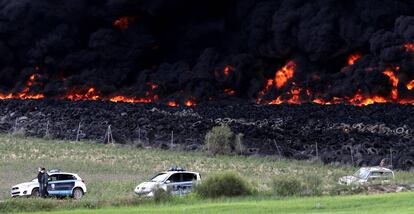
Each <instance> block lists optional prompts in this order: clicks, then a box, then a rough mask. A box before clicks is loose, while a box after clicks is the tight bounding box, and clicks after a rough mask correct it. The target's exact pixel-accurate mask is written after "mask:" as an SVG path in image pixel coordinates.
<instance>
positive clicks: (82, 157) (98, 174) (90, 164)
mask: <svg viewBox="0 0 414 214" xmlns="http://www.w3.org/2000/svg"><path fill="white" fill-rule="evenodd" d="M38 166H45V167H47V168H49V169H51V168H60V169H63V170H65V171H69V172H75V173H78V174H79V175H80V176H81V177H82V178H83V179H84V180H86V183H87V186H88V194H87V195H86V196H85V197H84V198H83V199H82V200H81V202H74V201H72V200H59V201H57V202H55V201H56V200H53V201H52V202H50V201H49V200H46V201H44V200H42V201H43V202H42V203H43V204H44V206H46V207H47V206H49V205H50V204H49V205H48V203H53V204H56V203H59V204H62V206H58V208H59V207H62V208H64V209H65V208H67V207H70V208H82V207H91V208H95V207H102V205H103V206H114V205H117V206H125V205H140V206H144V207H145V204H150V205H148V206H152V205H151V203H147V202H142V201H141V200H140V199H137V197H136V196H135V195H134V193H133V189H134V187H135V186H136V185H137V184H139V183H140V182H142V181H145V180H147V179H148V178H149V177H151V176H152V175H154V174H155V173H157V172H159V171H163V170H166V169H168V168H170V167H172V166H181V167H185V168H186V169H189V170H193V171H198V172H200V173H201V175H202V177H204V178H205V177H206V176H208V175H209V174H211V173H214V172H217V171H233V172H237V173H239V174H240V175H241V176H243V177H245V178H246V179H247V180H248V181H250V182H251V183H253V185H254V186H255V187H256V189H258V190H259V192H260V195H259V196H256V198H254V199H252V200H253V201H250V200H247V201H243V200H242V201H236V202H235V205H231V204H227V203H226V206H228V207H229V210H231V209H232V208H231V207H232V206H236V205H237V204H238V203H241V204H240V206H242V207H243V206H246V207H255V206H256V205H255V203H256V202H255V200H256V199H257V197H258V198H262V199H261V200H262V201H260V202H257V203H260V204H262V205H263V207H269V209H273V208H274V206H276V205H277V204H280V205H283V204H285V201H275V202H274V201H269V200H268V199H270V198H272V197H271V196H269V192H270V183H271V180H272V178H273V177H274V176H278V175H280V174H289V175H293V176H303V175H306V174H310V173H312V174H315V175H318V177H321V179H322V180H323V189H324V190H326V191H328V189H330V188H331V187H332V186H334V185H335V183H336V181H337V179H338V178H339V177H340V176H343V175H346V174H350V173H352V172H353V171H354V170H355V168H352V167H338V166H332V165H322V164H320V163H318V162H305V161H292V160H281V159H279V158H277V157H240V156H216V157H211V156H207V155H205V154H204V153H184V152H176V151H162V150H155V149H143V148H135V147H134V146H119V145H103V144H95V143H92V142H68V141H59V140H45V139H33V138H21V137H15V136H10V135H0V201H2V200H3V201H5V202H2V203H1V202H0V208H1V207H2V206H3V207H4V206H7V205H8V204H13V203H14V204H18V206H19V204H20V205H22V206H25V205H26V204H30V203H32V202H33V200H31V199H20V200H10V199H9V190H10V187H11V186H12V185H14V184H17V183H21V182H25V181H28V180H30V179H32V178H34V177H35V176H36V174H37V172H36V170H37V167H38ZM396 176H397V181H398V182H399V183H410V182H412V181H414V173H409V172H397V174H396ZM404 196H405V195H404ZM410 196H414V195H410ZM387 197H388V196H387ZM389 197H391V196H389ZM380 198H381V197H380ZM354 199H355V198H353V197H350V198H347V200H349V201H352V200H354ZM257 200H259V199H257ZM300 200H304V201H303V203H305V202H306V203H308V205H309V206H310V204H311V201H312V199H300ZM321 200H324V201H326V202H327V204H329V203H331V202H332V203H333V201H334V200H335V198H333V199H329V198H326V199H324V198H322V199H321ZM367 200H368V199H367ZM396 200H397V199H396ZM35 201H37V200H35ZM114 201H115V202H114ZM329 201H331V202H329ZM356 201H358V200H356ZM288 202H289V203H291V205H292V206H294V205H295V204H296V202H294V200H289V201H286V203H288ZM33 203H37V202H33ZM182 203H184V204H185V200H179V202H178V203H176V204H178V205H177V206H174V208H173V209H176V212H179V210H180V209H184V208H186V207H187V205H180V204H182ZM194 203H195V204H196V205H194V206H193V205H189V206H188V208H189V209H201V208H203V207H206V208H208V210H212V211H211V212H214V209H219V208H220V207H222V206H221V205H220V204H217V203H216V202H206V204H204V203H201V202H200V201H199V200H195V201H194ZM301 203H302V202H301ZM350 203H351V202H350ZM97 204H99V206H98V205H97ZM243 204H244V205H243ZM274 204H276V205H274ZM34 206H37V205H34ZM160 206H161V207H159V208H160V211H162V210H165V211H166V210H167V208H166V207H164V208H163V207H162V205H160ZM226 206H225V207H226ZM28 207H29V208H27V209H22V210H32V209H31V208H30V206H28ZM260 207H261V206H260ZM6 208H7V207H6ZM145 208H146V207H145ZM50 209H52V210H53V209H56V208H55V207H53V208H50ZM146 209H147V208H146ZM148 209H152V208H148ZM263 209H265V208H263ZM266 209H267V208H266ZM6 210H7V209H6ZM128 210H132V211H134V208H125V211H128ZM157 210H158V209H157ZM292 210H293V208H292ZM11 211H14V210H13V209H11ZM132 211H131V212H132ZM110 212H111V211H110V210H108V213H110ZM166 212H167V211H166ZM207 213H208V212H207Z"/></svg>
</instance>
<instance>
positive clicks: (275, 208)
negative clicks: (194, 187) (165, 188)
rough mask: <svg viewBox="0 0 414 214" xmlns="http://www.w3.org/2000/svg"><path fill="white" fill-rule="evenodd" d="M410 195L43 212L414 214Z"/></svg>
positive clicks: (224, 202) (202, 203)
mask: <svg viewBox="0 0 414 214" xmlns="http://www.w3.org/2000/svg"><path fill="white" fill-rule="evenodd" d="M413 198H414V193H399V194H387V195H371V196H341V197H316V198H292V199H284V200H281V199H279V200H277V199H262V200H254V199H234V200H224V201H220V202H219V201H209V202H201V201H199V202H196V203H195V204H178V205H177V204H173V205H171V204H163V205H143V206H138V207H124V208H105V209H96V210H74V211H57V212H44V213H48V214H72V213H79V214H83V213H85V214H93V213H102V214H113V213H114V214H115V213H126V214H128V213H131V214H132V213H134V214H136V213H160V214H161V213H206V214H208V213H230V214H233V213H238V214H243V213H246V214H254V213H286V214H289V213H292V214H293V213H295V214H298V213H314V214H317V213H335V214H350V213H360V214H378V213H393V214H403V213H414V200H413Z"/></svg>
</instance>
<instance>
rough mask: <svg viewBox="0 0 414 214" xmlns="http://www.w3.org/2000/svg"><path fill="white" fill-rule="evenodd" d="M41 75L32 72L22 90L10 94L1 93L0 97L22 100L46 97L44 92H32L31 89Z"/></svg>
mask: <svg viewBox="0 0 414 214" xmlns="http://www.w3.org/2000/svg"><path fill="white" fill-rule="evenodd" d="M38 77H40V75H38V74H32V75H31V76H30V77H29V80H27V82H26V85H25V87H24V88H23V90H22V91H21V92H18V93H8V94H1V93H0V99H2V100H5V99H22V100H27V99H33V100H36V99H43V98H45V96H44V95H43V94H42V93H30V89H31V88H32V86H33V85H35V84H36V79H37V78H38Z"/></svg>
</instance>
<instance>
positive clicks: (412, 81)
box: [407, 80, 414, 90]
mask: <svg viewBox="0 0 414 214" xmlns="http://www.w3.org/2000/svg"><path fill="white" fill-rule="evenodd" d="M407 89H408V90H413V89H414V80H411V82H409V83H408V84H407Z"/></svg>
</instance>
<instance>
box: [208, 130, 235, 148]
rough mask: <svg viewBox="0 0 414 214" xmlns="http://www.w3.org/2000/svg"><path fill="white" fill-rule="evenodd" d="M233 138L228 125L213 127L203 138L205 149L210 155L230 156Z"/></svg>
mask: <svg viewBox="0 0 414 214" xmlns="http://www.w3.org/2000/svg"><path fill="white" fill-rule="evenodd" d="M233 137H234V133H233V132H232V131H231V129H230V127H229V126H228V125H221V126H216V127H213V129H211V131H209V132H208V133H207V134H206V136H205V139H204V145H205V147H206V148H205V149H206V150H207V152H208V153H209V154H211V155H217V154H230V153H231V151H232V146H231V144H232V141H233Z"/></svg>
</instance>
